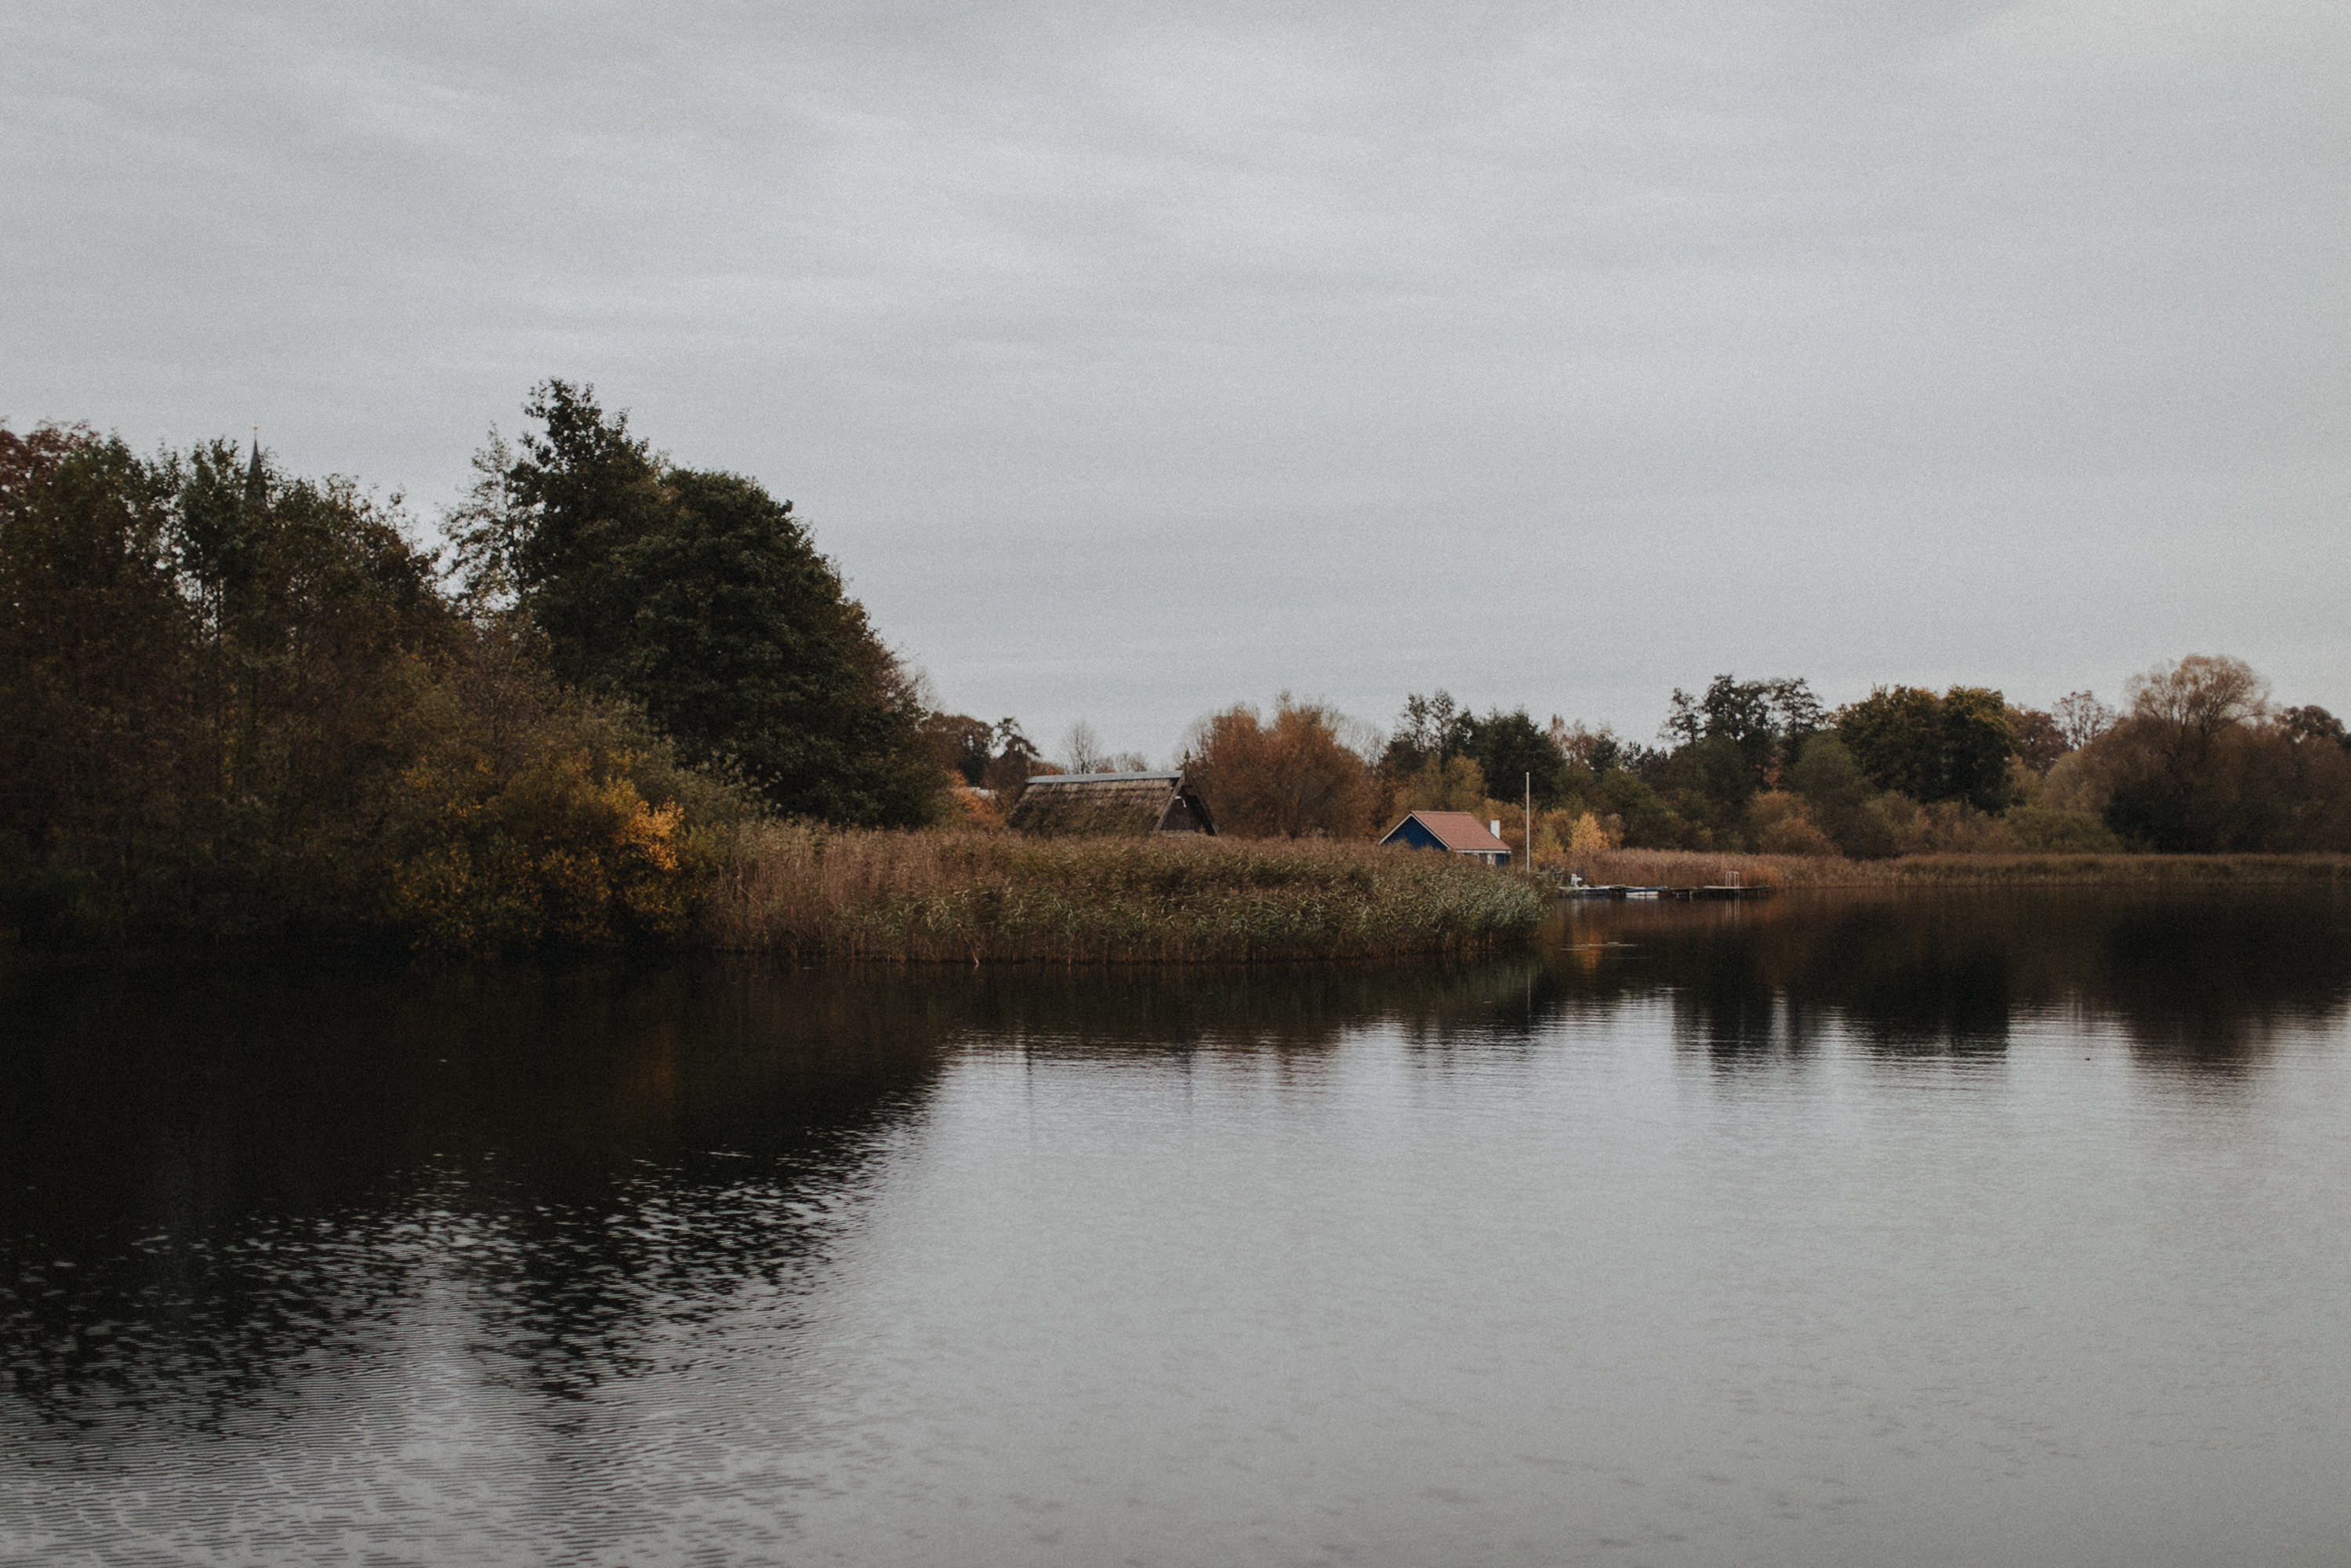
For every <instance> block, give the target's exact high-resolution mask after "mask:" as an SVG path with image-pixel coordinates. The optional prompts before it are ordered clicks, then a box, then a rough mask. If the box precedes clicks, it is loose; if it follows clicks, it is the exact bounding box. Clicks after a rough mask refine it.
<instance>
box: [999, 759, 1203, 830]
mask: <svg viewBox="0 0 2351 1568" xmlns="http://www.w3.org/2000/svg"><path fill="white" fill-rule="evenodd" d="M1004 825H1005V826H1006V827H1008V828H1010V829H1012V830H1014V831H1016V832H1023V833H1037V834H1041V835H1045V836H1048V837H1060V836H1064V835H1069V834H1076V833H1105V834H1118V835H1123V836H1126V837H1131V838H1141V837H1143V836H1144V835H1145V834H1148V833H1214V832H1215V831H1217V825H1216V823H1215V822H1213V821H1210V820H1209V817H1208V803H1207V801H1206V800H1201V799H1200V792H1199V791H1198V790H1197V789H1194V788H1193V787H1192V784H1191V781H1190V780H1189V779H1186V777H1185V776H1184V775H1183V774H1181V773H1047V774H1043V775H1040V776H1039V777H1037V778H1034V779H1029V785H1028V788H1026V789H1023V790H1021V791H1020V799H1019V800H1017V801H1015V802H1013V806H1012V810H1011V811H1010V812H1009V813H1008V814H1007V815H1006V817H1005V819H1004Z"/></svg>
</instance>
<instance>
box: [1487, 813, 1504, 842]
mask: <svg viewBox="0 0 2351 1568" xmlns="http://www.w3.org/2000/svg"><path fill="white" fill-rule="evenodd" d="M1486 831H1488V832H1489V833H1491V834H1493V835H1494V836H1495V837H1496V838H1498V839H1499V838H1500V837H1501V836H1502V819H1501V818H1499V817H1497V818H1495V819H1494V820H1493V821H1491V822H1489V823H1488V824H1487V825H1486Z"/></svg>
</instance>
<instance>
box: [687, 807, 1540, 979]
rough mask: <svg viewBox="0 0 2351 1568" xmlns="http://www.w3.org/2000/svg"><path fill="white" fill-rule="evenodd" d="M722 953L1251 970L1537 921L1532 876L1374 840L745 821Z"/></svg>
mask: <svg viewBox="0 0 2351 1568" xmlns="http://www.w3.org/2000/svg"><path fill="white" fill-rule="evenodd" d="M735 851H736V852H735V853H734V854H733V855H732V856H731V857H730V863H729V865H728V869H727V870H726V872H725V873H723V874H722V877H721V880H720V883H719V885H718V887H717V888H716V890H715V896H714V897H713V898H712V899H711V900H710V903H709V904H708V906H707V909H706V911H705V916H704V927H703V934H704V937H705V940H706V941H708V942H709V943H711V944H712V945H713V946H718V947H722V948H728V949H735V950H743V951H755V952H771V953H778V954H785V955H789V956H798V957H809V958H817V957H821V958H895V959H917V960H933V961H944V962H954V963H970V964H978V963H1003V962H1016V963H1017V962H1039V961H1043V962H1052V963H1083V964H1098V963H1131V962H1177V963H1201V962H1220V963H1228V962H1236V961H1238V962H1254V961H1260V960H1263V961H1272V960H1295V959H1318V958H1361V957H1374V956H1388V955H1396V954H1407V953H1438V954H1456V953H1468V952H1474V951H1478V950H1480V949H1484V948H1489V947H1492V946H1498V945H1499V944H1501V943H1504V942H1507V941H1510V940H1512V939H1514V938H1517V937H1520V936H1524V935H1525V934H1526V933H1527V932H1529V931H1530V930H1531V929H1532V928H1533V926H1534V925H1535V924H1536V922H1537V921H1538V920H1539V919H1540V918H1541V914H1542V904H1543V900H1542V897H1541V894H1540V893H1539V892H1538V891H1537V890H1536V889H1535V888H1534V887H1533V886H1532V885H1531V883H1529V882H1528V881H1526V880H1525V879H1523V878H1520V877H1518V876H1513V875H1510V874H1509V873H1497V872H1494V871H1492V870H1490V869H1489V868H1488V867H1485V866H1481V865H1477V864H1473V863H1471V862H1468V861H1466V860H1463V859H1461V858H1459V857H1457V856H1453V855H1437V854H1426V853H1416V852H1409V851H1401V850H1383V849H1380V848H1378V847H1376V846H1374V845H1371V844H1362V843H1335V842H1330V841H1280V840H1271V841H1264V840H1261V841H1234V840H1224V839H1174V838H1168V839H1158V838H1150V839H1108V838H1104V839H1046V840H1036V839H1023V838H1019V837H1015V836H1011V835H1008V834H1004V833H987V832H956V831H928V832H869V831H842V830H832V829H826V828H820V827H815V826H811V825H808V824H804V823H791V822H786V823H778V822H761V823H757V824H754V825H752V826H749V827H747V828H746V829H744V830H743V831H742V832H741V834H740V835H739V837H738V838H737V842H736V845H735Z"/></svg>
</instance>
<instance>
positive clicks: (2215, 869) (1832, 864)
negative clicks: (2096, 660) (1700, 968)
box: [1577, 850, 2351, 888]
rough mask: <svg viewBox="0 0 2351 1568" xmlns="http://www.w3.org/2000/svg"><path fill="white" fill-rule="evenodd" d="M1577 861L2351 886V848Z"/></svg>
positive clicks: (1687, 872)
mask: <svg viewBox="0 0 2351 1568" xmlns="http://www.w3.org/2000/svg"><path fill="white" fill-rule="evenodd" d="M1577 869H1578V870H1580V871H1582V872H1583V877H1584V880H1585V881H1587V882H1593V883H1626V884H1629V885H1632V886H1635V887H1656V886H1665V887H1704V886H1709V885H1712V886H1720V885H1722V884H1724V883H1730V882H1734V881H1737V882H1743V883H1746V884H1747V885H1748V886H1750V887H1756V886H1765V887H1782V888H1790V887H1895V886H1933V885H1958V884H1962V883H1965V884H1971V885H1988V884H2017V885H2026V884H2056V883H2069V884H2089V883H2110V884H2114V885H2117V886H2145V885H2153V884H2165V885H2202V884H2210V883H2281V882H2298V883H2312V882H2315V883H2335V884H2337V885H2351V855H2316V854H2313V855H2254V854H2247V855H2145V854H1945V855H1904V856H1902V857H1900V858H1898V859H1895V860H1877V861H1849V860H1844V859H1841V858H1839V857H1836V856H1832V855H1748V854H1709V853H1707V852H1703V851H1694V850H1607V851H1603V852H1597V853H1594V854H1591V855H1588V856H1585V857H1583V861H1582V862H1579V864H1578V867H1577Z"/></svg>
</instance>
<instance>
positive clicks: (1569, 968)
mask: <svg viewBox="0 0 2351 1568" xmlns="http://www.w3.org/2000/svg"><path fill="white" fill-rule="evenodd" d="M1550 951H1551V953H1552V965H1553V967H1555V968H1556V969H1557V970H1558V971H1559V972H1560V973H1561V974H1562V975H1563V976H1566V977H1569V979H1570V981H1571V987H1570V989H1571V992H1572V998H1571V1000H1570V1003H1569V1005H1571V1006H1581V1007H1592V1006H1602V1005H1613V1004H1614V1003H1615V1002H1617V1001H1620V1000H1623V999H1626V998H1635V997H1644V996H1663V997H1665V998H1668V999H1669V1005H1670V1007H1671V1009H1672V1010H1673V1015H1674V1019H1675V1027H1676V1030H1677V1033H1678V1034H1679V1035H1680V1037H1681V1038H1683V1039H1685V1040H1688V1041H1690V1042H1691V1043H1693V1044H1696V1045H1700V1046H1703V1047H1704V1048H1706V1049H1707V1050H1708V1051H1712V1052H1714V1053H1716V1054H1717V1055H1718V1056H1719V1057H1722V1058H1725V1059H1735V1058H1741V1057H1755V1056H1760V1055H1767V1054H1777V1053H1789V1054H1797V1055H1801V1054H1802V1053H1803V1052H1805V1051H1808V1050H1810V1049H1811V1048H1812V1047H1813V1045H1814V1044H1815V1043H1816V1042H1817V1040H1819V1039H1820V1037H1821V1036H1822V1034H1823V1032H1824V1031H1826V1030H1832V1029H1842V1030H1847V1031H1849V1032H1851V1033H1852V1034H1854V1035H1855V1036H1857V1037H1858V1038H1859V1039H1861V1040H1864V1041H1865V1042H1866V1043H1867V1044H1869V1045H1870V1046H1872V1047H1873V1048H1876V1049H1878V1050H1881V1051H1886V1052H1889V1053H1917V1052H1921V1051H1928V1052H1936V1053H1942V1052H1963V1051H1998V1050H2001V1049H2002V1048H2004V1047H2005V1046H2006V1044H2007V1042H2008V1040H2009V1038H2010V1032H2011V1028H2012V1027H2013V1026H2014V1025H2015V1024H2016V1023H2017V1022H2018V1021H2019V1020H2022V1019H2028V1018H2033V1017H2048V1016H2067V1017H2081V1018H2085V1019H2091V1020H2096V1021H2106V1022H2111V1023H2113V1024H2116V1025H2118V1026H2119V1027H2120V1028H2121V1029H2122V1030H2123V1031H2124V1032H2125V1033H2126V1036H2127V1038H2128V1039H2129V1040H2131V1041H2132V1043H2133V1044H2134V1045H2135V1046H2136V1047H2137V1049H2138V1050H2140V1051H2142V1052H2143V1053H2148V1054H2155V1055H2161V1056H2163V1057H2166V1058H2179V1059H2182V1060H2187V1061H2195V1062H2199V1063H2203V1064H2206V1065H2212V1066H2226V1065H2232V1064H2238V1063H2241V1062H2243V1061H2246V1060H2248V1059H2249V1058H2250V1057H2251V1056H2252V1054H2253V1053H2256V1052H2258V1051H2260V1050H2261V1049H2262V1047H2263V1046H2264V1045H2265V1044H2266V1043H2267V1042H2269V1041H2270V1040H2273V1038H2274V1037H2275V1036H2276V1034H2277V1033H2278V1031H2279V1030H2281V1029H2283V1028H2285V1027H2289V1026H2290V1025H2293V1024H2295V1023H2306V1022H2308V1021H2310V1020H2312V1019H2320V1018H2325V1017H2330V1016H2334V1015H2336V1014H2339V1013H2341V1012H2342V1011H2343V1010H2344V1009H2346V1006H2351V902H2346V900H2345V899H2343V898H2342V897H2340V896H2337V895H2330V894H2326V893H2325V892H2319V893H2315V894H2314V893H2311V892H2309V891H2306V890H2297V889H2236V890H2227V891H2224V892H2220V893H2213V892H2209V891H2208V892H2204V893H2201V894H2198V895H2196V896H2193V897H2190V896H2184V895H2180V894H2147V893H2122V892H2117V891H2115V890H2089V889H2041V890H2030V891H2018V892H2003V893H1988V892H1968V891H1960V892H1946V893H1936V894H1907V895H1884V894H1877V895H1851V896H1838V895H1829V894H1823V895H1817V896H1806V897H1790V898H1784V899H1781V900H1777V901H1774V902H1771V903H1769V904H1734V905H1707V904H1697V905H1691V904H1663V905H1660V904H1596V905H1591V906H1586V907H1584V908H1582V909H1579V910H1576V911H1573V912H1572V913H1571V914H1570V915H1568V916H1567V917H1566V918H1564V919H1563V920H1562V922H1560V923H1559V925H1558V926H1557V927H1556V928H1555V934H1554V940H1553V941H1552V944H1551V947H1550Z"/></svg>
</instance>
